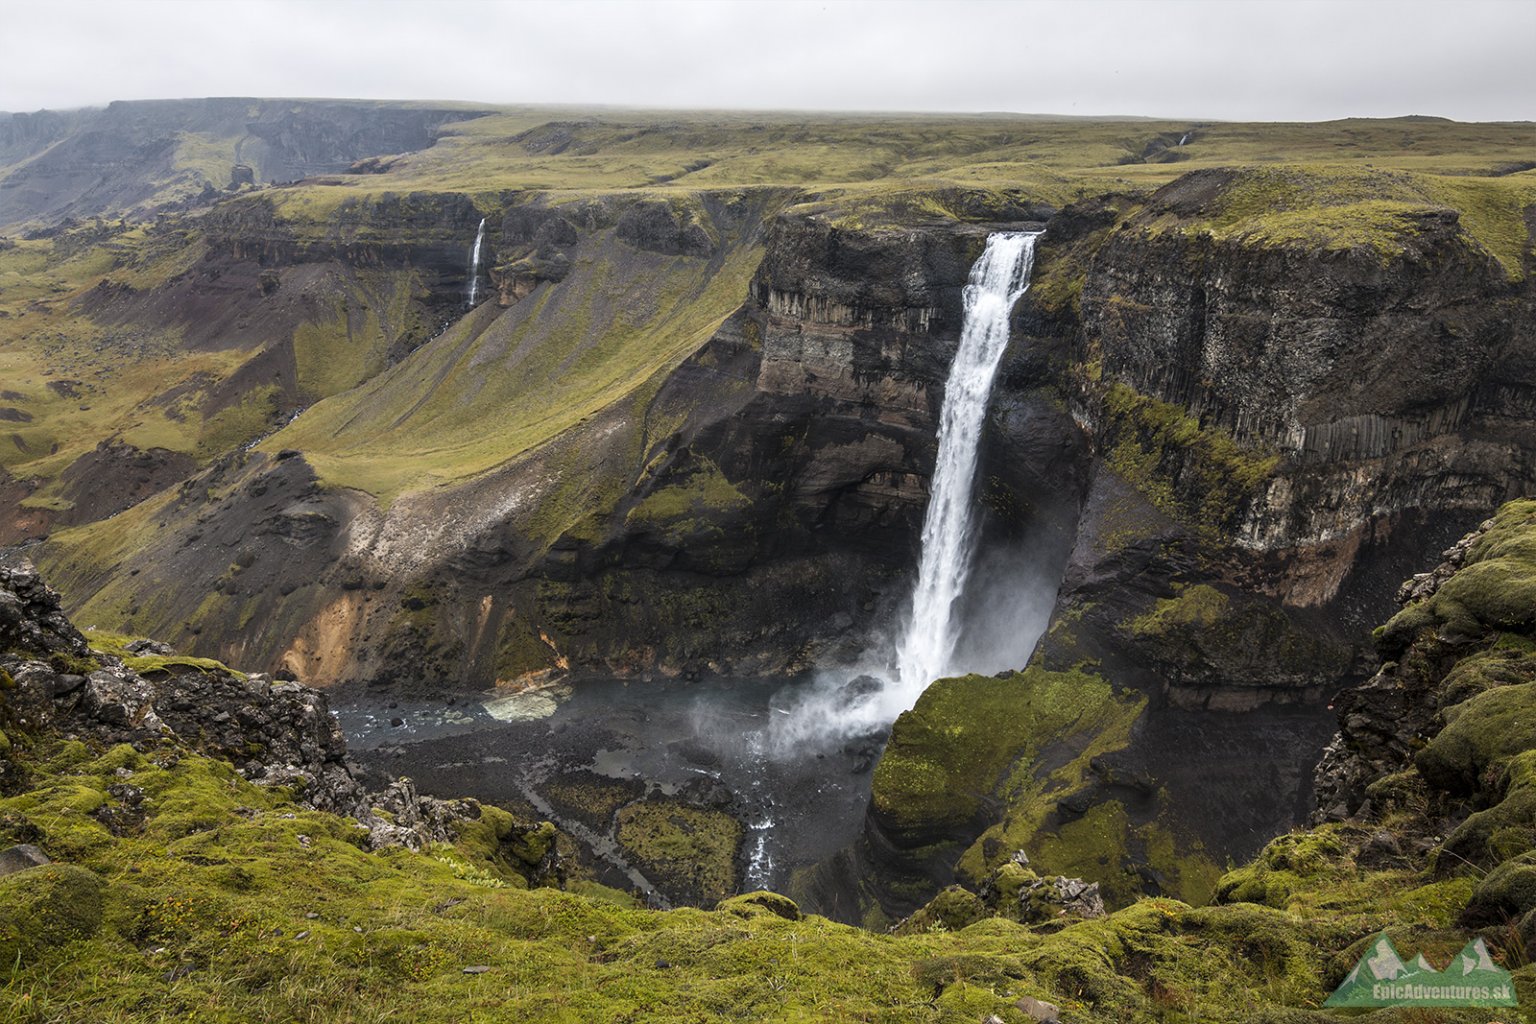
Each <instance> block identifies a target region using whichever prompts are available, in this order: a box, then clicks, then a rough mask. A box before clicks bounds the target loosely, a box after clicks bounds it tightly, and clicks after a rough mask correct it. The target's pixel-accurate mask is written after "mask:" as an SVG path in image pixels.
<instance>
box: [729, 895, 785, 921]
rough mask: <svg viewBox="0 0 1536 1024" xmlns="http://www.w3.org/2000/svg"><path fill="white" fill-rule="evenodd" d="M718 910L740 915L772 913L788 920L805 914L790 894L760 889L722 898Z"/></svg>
mask: <svg viewBox="0 0 1536 1024" xmlns="http://www.w3.org/2000/svg"><path fill="white" fill-rule="evenodd" d="M715 909H716V910H725V911H729V912H730V913H732V914H735V915H736V916H738V917H755V916H757V915H759V914H772V915H773V916H775V917H782V918H783V919H784V920H786V921H798V920H800V918H801V917H802V916H803V915H802V914H801V913H800V906H799V904H797V903H796V902H795V901H794V900H792V899H790V898H789V897H788V896H781V895H779V894H778V893H776V892H769V891H768V890H766V889H759V890H758V891H757V892H749V893H744V894H743V895H741V896H732V897H731V898H730V899H728V900H721V901H720V904H719V906H717V907H716V908H715Z"/></svg>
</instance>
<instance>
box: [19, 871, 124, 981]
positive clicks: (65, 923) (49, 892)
mask: <svg viewBox="0 0 1536 1024" xmlns="http://www.w3.org/2000/svg"><path fill="white" fill-rule="evenodd" d="M103 888H104V886H103V884H102V881H101V879H100V878H98V877H97V876H96V875H94V874H92V873H91V872H89V871H86V870H85V869H83V868H79V867H75V866H73V865H69V864H48V865H44V866H43V867H39V868H29V869H27V870H26V871H18V872H15V873H13V874H10V875H6V876H4V877H3V878H0V960H3V961H4V962H5V963H7V964H11V965H31V964H32V963H34V962H36V961H38V960H42V959H44V958H49V957H57V956H58V955H59V954H60V953H62V952H63V947H65V946H66V944H67V943H70V942H73V941H76V940H80V939H89V938H90V937H91V936H92V935H95V934H96V930H97V929H98V928H100V927H101V918H102V890H103Z"/></svg>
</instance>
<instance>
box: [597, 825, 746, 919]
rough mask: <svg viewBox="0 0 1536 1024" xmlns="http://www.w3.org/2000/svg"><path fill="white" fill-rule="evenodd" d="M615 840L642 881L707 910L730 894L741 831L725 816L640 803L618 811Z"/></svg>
mask: <svg viewBox="0 0 1536 1024" xmlns="http://www.w3.org/2000/svg"><path fill="white" fill-rule="evenodd" d="M616 835H617V837H618V841H619V845H620V846H622V847H623V848H624V849H625V850H626V851H628V852H629V853H630V854H631V855H632V856H633V857H634V858H635V859H636V861H637V862H639V864H640V865H641V866H642V869H643V870H644V871H645V872H646V874H647V875H651V876H653V877H656V878H657V880H658V883H659V884H667V885H668V887H669V888H670V889H671V890H672V891H675V892H676V891H680V892H686V893H688V894H689V895H690V896H691V897H692V898H693V901H696V902H698V903H701V904H704V905H713V904H715V903H717V902H719V901H720V900H722V899H724V898H725V897H727V896H730V895H731V894H732V893H734V892H735V891H736V855H737V852H738V851H739V849H740V846H741V836H742V829H741V825H740V823H738V822H737V821H736V819H735V818H732V817H731V816H730V815H729V814H725V813H722V812H720V811H711V810H707V809H704V808H700V807H690V806H687V805H684V804H679V803H674V802H672V801H669V800H656V799H652V800H645V801H641V802H639V803H633V804H630V805H628V806H627V807H624V808H621V809H620V810H619V812H618V817H617V830H616Z"/></svg>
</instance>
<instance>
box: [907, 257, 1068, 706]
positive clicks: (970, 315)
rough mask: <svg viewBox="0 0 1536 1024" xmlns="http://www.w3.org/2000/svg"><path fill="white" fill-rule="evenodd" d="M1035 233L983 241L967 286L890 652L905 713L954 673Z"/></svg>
mask: <svg viewBox="0 0 1536 1024" xmlns="http://www.w3.org/2000/svg"><path fill="white" fill-rule="evenodd" d="M1038 237H1039V233H1038V232H1034V233H1011V232H1010V233H1003V234H995V235H991V236H989V237H988V238H987V248H986V251H985V252H983V253H982V254H981V258H980V259H979V260H977V261H976V265H975V266H973V267H972V268H971V276H970V281H969V283H967V284H966V286H965V322H964V326H963V327H962V329H961V332H960V347H959V349H958V350H957V351H956V352H955V361H954V363H953V364H952V365H951V366H950V370H949V382H948V383H947V384H946V385H945V388H944V409H943V412H942V413H941V414H940V417H939V457H938V462H937V463H936V464H935V466H934V474H933V491H932V496H931V497H930V498H929V501H928V515H927V518H926V519H925V521H924V523H923V553H922V560H921V561H920V563H919V567H918V574H917V587H916V589H915V590H914V591H913V592H912V618H911V621H910V622H909V623H908V626H907V632H906V636H905V637H904V638H903V639H902V641H901V643H900V645H899V646H898V648H897V652H896V669H897V680H896V683H897V689H898V690H899V693H898V694H895V695H893V696H899V698H900V699H901V700H903V701H904V702H905V706H906V707H911V706H912V704H913V702H915V701H916V700H917V698H918V696H919V695H920V694H921V693H922V692H923V690H924V689H926V688H927V686H928V684H929V683H931V682H933V681H934V680H935V679H938V678H940V677H941V676H943V675H945V674H948V673H950V672H952V671H954V668H955V666H954V650H955V638H956V633H957V624H956V622H955V621H954V612H955V607H954V606H955V602H956V601H957V600H958V599H959V597H960V596H961V594H962V593H963V592H964V590H965V582H966V577H967V576H968V575H969V574H970V569H971V555H972V543H973V540H974V537H973V526H972V523H971V506H972V501H971V492H972V490H973V489H974V483H975V477H976V457H977V449H978V447H979V446H980V443H981V431H982V427H983V425H984V423H985V420H986V413H987V399H988V397H989V396H990V395H991V394H992V381H993V379H994V378H995V377H996V376H997V367H998V364H999V363H1000V362H1001V361H1002V357H1003V350H1004V349H1005V348H1007V347H1008V318H1009V314H1010V313H1011V312H1012V310H1013V307H1014V304H1015V303H1017V302H1018V301H1019V298H1020V297H1021V296H1023V294H1024V293H1025V292H1026V291H1028V290H1029V273H1030V270H1031V268H1032V267H1033V266H1034V261H1035V239H1036V238H1038Z"/></svg>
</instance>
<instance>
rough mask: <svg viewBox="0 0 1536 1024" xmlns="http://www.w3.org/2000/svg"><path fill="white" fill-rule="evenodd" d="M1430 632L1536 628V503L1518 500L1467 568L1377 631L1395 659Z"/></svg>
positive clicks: (1470, 635) (1458, 634) (1474, 633)
mask: <svg viewBox="0 0 1536 1024" xmlns="http://www.w3.org/2000/svg"><path fill="white" fill-rule="evenodd" d="M1426 629H1433V630H1435V631H1436V632H1437V633H1439V634H1440V635H1442V636H1445V637H1446V638H1448V639H1451V640H1475V639H1478V638H1480V637H1482V636H1484V635H1485V634H1487V633H1489V632H1493V631H1504V632H1514V633H1521V634H1524V633H1529V632H1531V631H1532V630H1533V629H1536V500H1531V499H1522V500H1520V501H1512V502H1509V503H1508V504H1506V505H1504V506H1503V507H1502V508H1500V509H1499V512H1498V514H1497V515H1496V516H1495V517H1494V525H1493V526H1492V527H1490V528H1489V530H1488V532H1487V533H1485V534H1484V535H1483V536H1482V538H1481V539H1480V540H1478V541H1477V543H1476V544H1474V545H1473V546H1472V548H1471V550H1469V551H1468V552H1467V558H1466V564H1465V565H1463V566H1462V568H1461V569H1460V570H1458V571H1457V573H1456V574H1455V575H1454V576H1452V577H1451V578H1450V579H1448V580H1446V581H1445V582H1444V583H1443V584H1441V585H1440V589H1439V590H1437V591H1436V592H1435V593H1434V594H1432V595H1431V596H1429V597H1427V598H1424V599H1422V600H1420V601H1416V602H1414V603H1413V604H1411V605H1409V606H1408V607H1407V608H1404V609H1403V610H1402V611H1400V612H1398V613H1397V614H1396V615H1394V616H1393V617H1392V618H1391V620H1389V621H1388V622H1387V624H1386V625H1385V626H1383V627H1382V628H1381V629H1379V630H1377V634H1376V635H1377V641H1378V643H1379V644H1380V645H1381V647H1382V649H1383V651H1385V652H1386V653H1387V654H1388V655H1389V656H1391V655H1393V654H1395V653H1396V652H1398V651H1401V650H1402V649H1403V648H1405V647H1406V646H1407V645H1408V644H1410V643H1412V642H1413V640H1414V638H1415V637H1417V636H1418V635H1419V634H1420V633H1422V632H1423V631H1425V630H1426Z"/></svg>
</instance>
